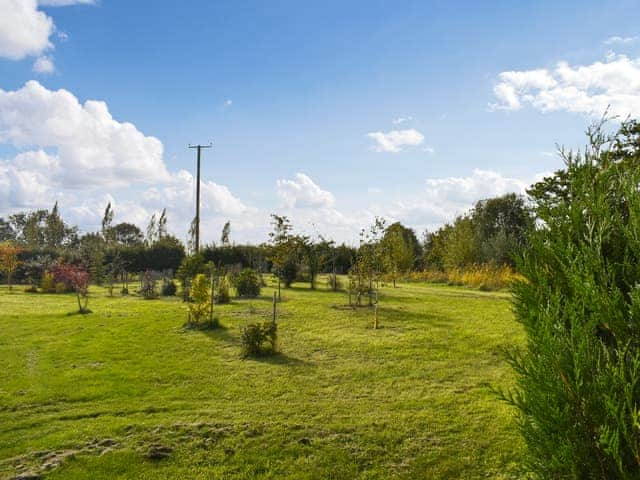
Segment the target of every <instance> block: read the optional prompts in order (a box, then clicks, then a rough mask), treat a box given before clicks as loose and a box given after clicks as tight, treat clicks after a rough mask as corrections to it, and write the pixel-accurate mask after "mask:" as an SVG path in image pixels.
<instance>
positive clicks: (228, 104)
mask: <svg viewBox="0 0 640 480" xmlns="http://www.w3.org/2000/svg"><path fill="white" fill-rule="evenodd" d="M231 105H233V100H231V99H230V98H228V99H226V100H225V101H224V106H225V107H230V106H231Z"/></svg>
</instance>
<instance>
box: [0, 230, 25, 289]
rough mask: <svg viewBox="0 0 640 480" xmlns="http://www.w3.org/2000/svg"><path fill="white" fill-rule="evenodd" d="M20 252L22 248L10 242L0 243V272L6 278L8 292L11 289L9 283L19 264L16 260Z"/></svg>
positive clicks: (10, 283) (18, 260)
mask: <svg viewBox="0 0 640 480" xmlns="http://www.w3.org/2000/svg"><path fill="white" fill-rule="evenodd" d="M20 252H22V248H20V247H18V246H16V245H14V244H12V243H10V242H4V243H0V271H1V272H3V273H4V274H5V275H6V276H7V285H9V291H11V289H12V288H13V285H12V282H11V280H12V278H13V274H14V273H15V271H16V269H17V268H18V266H19V265H20V263H21V262H20V259H19V258H18V255H19V254H20Z"/></svg>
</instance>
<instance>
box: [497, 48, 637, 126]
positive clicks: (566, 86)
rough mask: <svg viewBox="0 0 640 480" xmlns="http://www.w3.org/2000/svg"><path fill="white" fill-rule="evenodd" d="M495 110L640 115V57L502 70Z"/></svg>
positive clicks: (622, 57)
mask: <svg viewBox="0 0 640 480" xmlns="http://www.w3.org/2000/svg"><path fill="white" fill-rule="evenodd" d="M494 94H495V96H496V98H497V100H498V102H497V103H495V104H492V105H491V108H492V109H504V110H519V109H521V108H522V107H523V106H531V107H533V108H535V109H537V110H540V111H543V112H551V111H561V110H564V111H568V112H574V113H584V114H588V115H596V116H598V115H602V114H603V113H604V112H605V110H606V109H607V108H608V107H609V112H610V113H612V114H614V115H621V116H627V115H632V116H638V115H640V58H639V59H635V60H633V59H630V58H628V57H627V56H625V55H614V56H613V57H610V58H609V59H608V60H607V61H606V62H594V63H592V64H590V65H578V66H575V67H572V66H570V65H569V64H568V63H566V62H559V63H558V64H557V65H556V67H555V68H554V69H553V70H546V69H537V70H526V71H511V72H502V73H501V74H500V75H499V82H498V83H497V84H496V86H495V87H494Z"/></svg>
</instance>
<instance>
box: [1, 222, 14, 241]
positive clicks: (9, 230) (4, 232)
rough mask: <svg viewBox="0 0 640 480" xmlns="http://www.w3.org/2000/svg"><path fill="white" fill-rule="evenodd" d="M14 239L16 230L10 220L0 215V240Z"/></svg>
mask: <svg viewBox="0 0 640 480" xmlns="http://www.w3.org/2000/svg"><path fill="white" fill-rule="evenodd" d="M15 239H16V232H15V231H14V230H13V227H12V226H11V222H9V221H7V220H5V219H4V218H2V217H0V242H13V241H15Z"/></svg>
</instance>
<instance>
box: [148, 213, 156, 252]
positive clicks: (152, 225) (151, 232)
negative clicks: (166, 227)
mask: <svg viewBox="0 0 640 480" xmlns="http://www.w3.org/2000/svg"><path fill="white" fill-rule="evenodd" d="M156 238H158V222H157V220H156V214H155V213H154V214H153V215H151V219H150V220H149V224H148V225H147V234H146V237H145V243H146V244H147V245H151V244H152V243H153V242H154V241H155V240H156Z"/></svg>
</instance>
